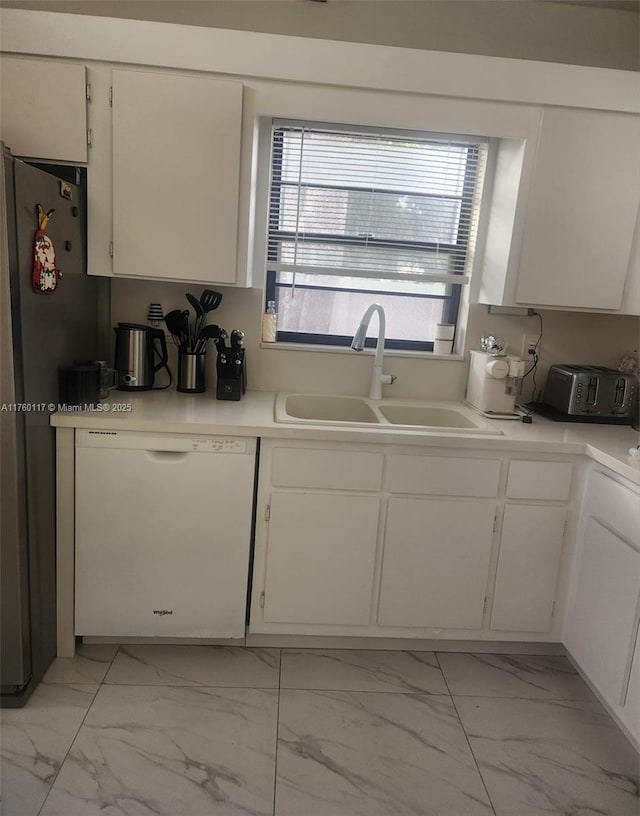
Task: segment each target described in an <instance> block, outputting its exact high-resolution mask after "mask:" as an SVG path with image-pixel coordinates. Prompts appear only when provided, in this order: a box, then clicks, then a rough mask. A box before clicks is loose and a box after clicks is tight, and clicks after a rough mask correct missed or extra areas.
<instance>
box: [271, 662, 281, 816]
mask: <svg viewBox="0 0 640 816" xmlns="http://www.w3.org/2000/svg"><path fill="white" fill-rule="evenodd" d="M282 651H283V650H282V649H279V652H280V655H279V657H280V659H279V662H278V704H277V706H276V744H275V746H274V754H273V810H272V816H276V789H277V784H278V737H279V735H280V695H281V694H282Z"/></svg>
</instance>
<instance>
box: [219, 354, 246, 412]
mask: <svg viewBox="0 0 640 816" xmlns="http://www.w3.org/2000/svg"><path fill="white" fill-rule="evenodd" d="M216 373H217V375H218V382H217V384H216V399H219V400H235V401H236V402H237V401H238V400H240V399H242V395H243V394H244V393H245V391H246V390H247V370H246V362H245V353H244V349H240V350H239V351H231V352H226V353H223V354H220V355H218V362H217V363H216Z"/></svg>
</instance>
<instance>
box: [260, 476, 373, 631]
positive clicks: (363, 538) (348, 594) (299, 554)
mask: <svg viewBox="0 0 640 816" xmlns="http://www.w3.org/2000/svg"><path fill="white" fill-rule="evenodd" d="M270 507H271V509H270V518H269V532H268V542H267V559H266V580H265V588H264V613H263V620H264V621H265V622H269V623H302V624H304V623H310V624H344V625H348V624H353V625H366V624H368V623H369V621H370V613H371V595H372V589H373V570H374V561H375V553H376V544H377V537H378V516H379V512H378V508H379V499H378V497H377V496H359V495H350V494H343V495H338V494H331V493H293V492H292V493H288V492H278V493H274V494H272V496H271V500H270Z"/></svg>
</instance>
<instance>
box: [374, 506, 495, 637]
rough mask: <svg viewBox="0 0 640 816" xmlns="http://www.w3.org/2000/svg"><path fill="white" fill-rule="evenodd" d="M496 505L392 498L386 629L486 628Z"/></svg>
mask: <svg viewBox="0 0 640 816" xmlns="http://www.w3.org/2000/svg"><path fill="white" fill-rule="evenodd" d="M495 514H496V505H495V503H494V502H472V501H438V500H435V499H422V498H419V499H415V498H396V497H392V498H390V499H389V503H388V509H387V523H386V529H385V536H384V559H383V563H382V576H381V586H380V603H379V606H378V623H379V624H380V626H411V627H414V626H417V627H425V626H428V627H437V628H446V629H452V628H459V629H480V627H481V626H482V614H483V610H484V605H485V597H486V591H487V582H488V577H489V562H490V557H491V545H492V542H493V526H494V519H495Z"/></svg>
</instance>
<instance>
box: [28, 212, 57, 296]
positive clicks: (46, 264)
mask: <svg viewBox="0 0 640 816" xmlns="http://www.w3.org/2000/svg"><path fill="white" fill-rule="evenodd" d="M54 212H55V210H49V211H48V212H45V211H44V210H43V209H42V207H41V205H40V204H38V205H36V214H37V216H38V229H37V230H36V235H35V240H34V243H33V274H32V277H31V285H32V287H33V291H34V292H37V293H38V294H41V295H46V294H51V293H52V292H55V290H56V287H57V286H58V281H59V280H60V278H61V277H62V273H61V272H60V270H59V269H58V264H57V263H56V251H55V249H54V246H53V241H52V240H51V238H50V237H49V236H48V235H47V233H46V229H47V224H48V223H49V221H50V219H51V216H52V215H53V213H54Z"/></svg>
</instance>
